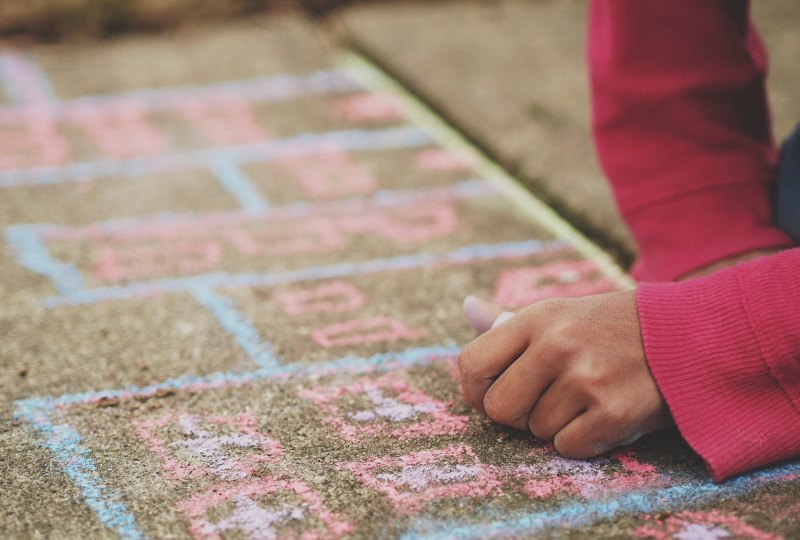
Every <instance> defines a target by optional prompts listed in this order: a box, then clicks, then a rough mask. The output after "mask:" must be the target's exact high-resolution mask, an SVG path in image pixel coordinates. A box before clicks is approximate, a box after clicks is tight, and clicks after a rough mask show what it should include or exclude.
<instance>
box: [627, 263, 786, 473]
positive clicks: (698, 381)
mask: <svg viewBox="0 0 800 540" xmlns="http://www.w3.org/2000/svg"><path fill="white" fill-rule="evenodd" d="M637 303H638V307H639V320H640V322H641V326H642V336H643V341H644V348H645V354H646V356H647V361H648V363H649V365H650V369H651V371H652V372H653V376H654V377H655V379H656V383H657V384H658V387H659V389H660V390H661V393H662V394H663V396H664V399H666V401H667V404H668V405H669V408H670V411H671V412H672V415H673V417H674V418H675V422H676V424H677V426H678V429H679V430H680V432H681V434H682V435H683V437H684V438H685V439H686V441H687V442H688V443H689V445H691V447H692V448H693V449H694V450H695V451H696V452H697V453H698V454H700V456H701V457H702V458H703V459H704V460H705V462H706V464H707V465H708V468H709V470H710V471H711V474H712V477H713V478H714V480H715V481H721V480H724V479H725V478H728V477H730V476H732V475H735V474H738V473H741V472H743V471H746V470H748V469H752V468H754V467H759V466H762V465H766V464H768V463H773V462H775V461H779V460H782V459H787V458H790V457H793V456H797V455H800V316H798V315H800V248H795V249H792V250H789V251H784V252H782V253H779V254H777V255H773V256H770V257H764V258H761V259H758V260H756V261H753V262H750V263H743V264H739V265H738V266H736V267H734V268H728V269H726V270H723V271H721V272H717V273H715V274H712V275H710V276H708V277H705V278H701V279H696V280H690V281H685V282H680V283H643V284H641V285H640V286H639V289H638V291H637Z"/></svg>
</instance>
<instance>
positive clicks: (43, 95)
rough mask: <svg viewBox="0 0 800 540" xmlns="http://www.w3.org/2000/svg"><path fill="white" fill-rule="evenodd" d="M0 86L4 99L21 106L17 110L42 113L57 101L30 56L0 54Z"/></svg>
mask: <svg viewBox="0 0 800 540" xmlns="http://www.w3.org/2000/svg"><path fill="white" fill-rule="evenodd" d="M0 85H2V87H3V90H4V91H5V94H6V97H8V99H9V100H11V101H12V102H14V103H15V105H19V106H21V107H19V108H18V109H17V110H19V109H27V110H38V111H39V112H44V111H45V110H49V109H50V108H51V107H52V106H53V105H54V104H55V103H56V101H57V100H56V96H55V92H54V91H53V86H52V84H51V83H50V79H49V78H48V77H47V75H46V74H45V72H44V71H43V70H42V69H41V67H39V64H38V63H37V62H36V59H35V58H34V56H33V55H30V54H27V55H24V54H20V53H17V52H4V53H3V54H0ZM0 119H2V117H0Z"/></svg>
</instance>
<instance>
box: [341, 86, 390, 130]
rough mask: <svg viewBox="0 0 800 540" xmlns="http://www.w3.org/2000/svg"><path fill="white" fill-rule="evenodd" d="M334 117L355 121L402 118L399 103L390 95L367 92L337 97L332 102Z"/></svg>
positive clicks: (382, 120) (371, 121)
mask: <svg viewBox="0 0 800 540" xmlns="http://www.w3.org/2000/svg"><path fill="white" fill-rule="evenodd" d="M333 110H334V114H335V115H336V117H338V118H341V119H342V120H344V121H348V122H356V123H389V122H399V121H401V120H402V119H403V115H402V114H401V112H400V105H399V104H398V103H397V102H396V101H395V100H394V99H393V98H392V97H391V96H387V95H382V94H376V93H369V94H360V95H356V96H347V97H343V98H339V99H337V100H336V101H334V102H333Z"/></svg>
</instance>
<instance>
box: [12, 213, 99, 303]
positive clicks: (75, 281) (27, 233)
mask: <svg viewBox="0 0 800 540" xmlns="http://www.w3.org/2000/svg"><path fill="white" fill-rule="evenodd" d="M41 230H42V228H41V227H38V226H36V225H12V226H11V227H8V228H7V229H6V231H5V237H6V243H7V244H8V245H9V246H10V247H11V251H12V253H13V254H14V256H15V258H16V259H17V261H18V262H19V263H20V264H21V265H22V266H24V267H25V268H27V269H28V270H30V271H31V272H35V273H37V274H42V275H44V276H47V277H48V278H50V281H51V282H52V283H53V286H54V287H55V288H56V290H57V291H58V292H59V293H60V294H64V295H70V294H75V293H77V292H78V291H81V290H83V289H84V285H83V277H82V276H81V273H80V271H79V270H78V269H77V268H76V267H75V265H73V264H69V263H65V262H63V261H59V260H57V259H54V258H53V257H52V256H51V255H50V252H49V251H48V250H47V245H46V244H45V241H44V240H43V238H42V235H41V234H40V232H41Z"/></svg>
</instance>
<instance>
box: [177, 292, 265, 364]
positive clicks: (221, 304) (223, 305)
mask: <svg viewBox="0 0 800 540" xmlns="http://www.w3.org/2000/svg"><path fill="white" fill-rule="evenodd" d="M192 293H193V295H194V297H195V298H196V299H197V301H198V302H200V303H201V304H202V305H203V306H204V307H206V308H207V309H208V310H209V311H210V312H211V313H212V314H213V315H214V316H215V317H216V318H217V320H218V321H219V323H220V324H221V325H222V328H223V329H225V331H226V332H228V333H229V334H231V335H232V336H233V338H234V339H235V340H236V343H238V344H239V346H240V347H241V348H242V349H244V351H245V352H246V353H247V354H248V356H250V358H251V359H252V360H253V361H254V362H255V363H256V364H258V365H259V366H260V367H262V368H272V367H275V366H278V365H279V360H278V359H277V358H276V357H275V354H274V351H273V349H272V344H271V343H268V342H263V341H262V340H261V337H260V336H259V335H258V331H257V330H256V329H255V327H254V326H253V324H252V323H251V322H250V321H248V320H247V319H246V318H245V317H244V315H242V313H240V312H239V311H238V310H237V309H236V306H235V305H234V303H233V301H232V300H231V299H230V298H225V297H223V296H220V295H218V294H216V293H215V292H214V291H212V290H211V289H207V288H200V287H198V288H196V289H194V290H193V291H192Z"/></svg>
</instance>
